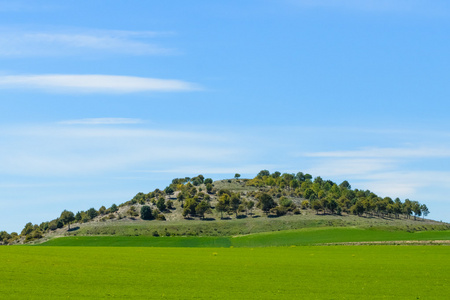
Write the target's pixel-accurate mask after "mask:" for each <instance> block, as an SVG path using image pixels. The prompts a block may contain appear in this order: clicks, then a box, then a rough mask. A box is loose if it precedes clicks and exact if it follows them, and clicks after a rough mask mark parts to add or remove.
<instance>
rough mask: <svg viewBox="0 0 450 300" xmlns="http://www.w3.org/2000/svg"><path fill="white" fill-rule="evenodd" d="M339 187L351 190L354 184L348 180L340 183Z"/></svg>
mask: <svg viewBox="0 0 450 300" xmlns="http://www.w3.org/2000/svg"><path fill="white" fill-rule="evenodd" d="M339 187H340V188H341V189H346V190H349V189H351V188H352V186H351V185H350V183H349V182H348V181H347V180H344V181H342V183H341V184H340V185H339Z"/></svg>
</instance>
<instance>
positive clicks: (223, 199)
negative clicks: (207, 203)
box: [216, 194, 230, 219]
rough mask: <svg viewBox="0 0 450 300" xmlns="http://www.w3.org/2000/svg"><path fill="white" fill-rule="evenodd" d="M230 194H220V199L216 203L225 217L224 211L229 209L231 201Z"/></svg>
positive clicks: (221, 214) (221, 216) (221, 215)
mask: <svg viewBox="0 0 450 300" xmlns="http://www.w3.org/2000/svg"><path fill="white" fill-rule="evenodd" d="M229 197H230V196H228V194H223V195H222V196H220V198H219V201H218V202H217V204H216V210H217V211H218V212H220V218H221V219H223V212H224V211H227V210H228V205H229V203H230V201H229Z"/></svg>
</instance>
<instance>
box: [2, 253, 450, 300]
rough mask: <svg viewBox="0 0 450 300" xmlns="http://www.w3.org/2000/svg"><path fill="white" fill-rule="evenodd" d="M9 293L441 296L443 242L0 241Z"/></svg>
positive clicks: (446, 268)
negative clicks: (202, 244) (183, 244)
mask: <svg viewBox="0 0 450 300" xmlns="http://www.w3.org/2000/svg"><path fill="white" fill-rule="evenodd" d="M0 256H1V257H2V268H1V270H0V280H1V282H2V284H1V285H0V293H1V294H2V295H8V298H9V299H18V298H27V299H62V298H77V299H79V298H85V299H87V298H90V299H93V298H97V299H104V298H127V299H133V298H134V299H144V298H158V299H159V298H172V299H173V298H175V299H176V298H183V299H186V298H187V299H189V298H195V299H211V298H216V299H224V298H230V297H233V298H241V299H244V298H268V299H270V298H272V299H274V298H294V297H295V298H298V297H304V298H308V299H361V298H372V299H373V298H390V299H443V298H445V297H446V296H447V295H448V293H449V292H450V279H449V277H448V274H449V273H450V252H449V248H448V247H446V246H313V247H311V246H304V247H267V248H174V247H172V248H164V247H160V248H153V247H146V248H143V247H31V246H12V247H1V248H0Z"/></svg>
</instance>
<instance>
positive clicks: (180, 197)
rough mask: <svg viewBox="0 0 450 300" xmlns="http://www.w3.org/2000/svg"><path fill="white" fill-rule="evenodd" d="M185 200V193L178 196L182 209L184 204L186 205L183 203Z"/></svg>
mask: <svg viewBox="0 0 450 300" xmlns="http://www.w3.org/2000/svg"><path fill="white" fill-rule="evenodd" d="M184 198H185V197H184V194H183V193H179V194H178V196H177V199H178V201H179V202H181V207H183V204H184V203H183V201H184Z"/></svg>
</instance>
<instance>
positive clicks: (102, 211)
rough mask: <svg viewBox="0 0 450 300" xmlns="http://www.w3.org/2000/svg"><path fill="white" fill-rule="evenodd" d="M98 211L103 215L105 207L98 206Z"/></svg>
mask: <svg viewBox="0 0 450 300" xmlns="http://www.w3.org/2000/svg"><path fill="white" fill-rule="evenodd" d="M98 212H99V213H100V214H101V215H104V214H105V213H106V207H105V206H104V205H103V206H102V207H100V208H99V209H98Z"/></svg>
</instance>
